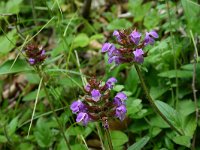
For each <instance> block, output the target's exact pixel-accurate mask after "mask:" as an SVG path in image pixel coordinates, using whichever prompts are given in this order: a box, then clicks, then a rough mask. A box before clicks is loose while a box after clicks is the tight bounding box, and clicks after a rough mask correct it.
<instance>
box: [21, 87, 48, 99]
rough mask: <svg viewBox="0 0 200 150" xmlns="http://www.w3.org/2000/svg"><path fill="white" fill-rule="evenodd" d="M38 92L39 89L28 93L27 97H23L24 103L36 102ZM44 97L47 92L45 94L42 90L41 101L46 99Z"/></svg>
mask: <svg viewBox="0 0 200 150" xmlns="http://www.w3.org/2000/svg"><path fill="white" fill-rule="evenodd" d="M37 92H38V89H36V90H34V91H32V92H30V93H28V94H27V95H26V96H24V97H23V101H33V100H35V98H36V95H37ZM44 97H45V92H44V89H42V90H40V93H39V99H41V98H44Z"/></svg>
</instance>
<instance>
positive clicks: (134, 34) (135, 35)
mask: <svg viewBox="0 0 200 150" xmlns="http://www.w3.org/2000/svg"><path fill="white" fill-rule="evenodd" d="M140 38H141V34H140V33H139V32H137V31H135V30H134V31H133V32H132V33H131V34H130V39H131V41H132V42H133V43H135V44H136V45H138V44H139V42H140Z"/></svg>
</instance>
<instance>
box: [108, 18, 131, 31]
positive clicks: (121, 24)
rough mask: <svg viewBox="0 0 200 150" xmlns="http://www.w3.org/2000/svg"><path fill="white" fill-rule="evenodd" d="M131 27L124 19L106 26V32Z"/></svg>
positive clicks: (116, 20)
mask: <svg viewBox="0 0 200 150" xmlns="http://www.w3.org/2000/svg"><path fill="white" fill-rule="evenodd" d="M131 26H132V23H131V22H129V21H128V20H126V19H115V20H113V21H112V22H111V23H110V24H109V25H108V27H107V28H108V30H120V29H127V28H130V27H131Z"/></svg>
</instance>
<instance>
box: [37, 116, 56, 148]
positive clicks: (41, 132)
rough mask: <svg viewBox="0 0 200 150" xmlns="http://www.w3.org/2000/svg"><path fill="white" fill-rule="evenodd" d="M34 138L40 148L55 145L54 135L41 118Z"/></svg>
mask: <svg viewBox="0 0 200 150" xmlns="http://www.w3.org/2000/svg"><path fill="white" fill-rule="evenodd" d="M35 129H36V130H35V132H34V136H35V138H36V141H37V143H38V145H39V146H40V147H50V146H51V145H52V143H53V137H54V136H53V133H52V131H51V129H50V127H49V125H48V123H46V122H45V121H44V119H42V118H40V119H38V121H37V124H36V128H35Z"/></svg>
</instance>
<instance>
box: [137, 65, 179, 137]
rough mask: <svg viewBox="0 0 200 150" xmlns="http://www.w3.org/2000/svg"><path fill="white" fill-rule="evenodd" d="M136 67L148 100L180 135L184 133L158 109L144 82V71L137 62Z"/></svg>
mask: <svg viewBox="0 0 200 150" xmlns="http://www.w3.org/2000/svg"><path fill="white" fill-rule="evenodd" d="M134 66H135V69H136V71H137V74H138V76H139V79H140V82H141V85H142V88H143V90H144V92H145V95H146V97H147V100H148V101H149V103H150V104H151V106H152V107H153V109H154V110H155V111H156V112H157V113H158V114H159V115H160V116H161V117H162V118H163V120H164V121H165V122H166V123H167V124H168V125H169V126H170V128H171V129H173V130H174V131H176V132H177V133H178V134H179V135H183V134H182V133H181V132H180V131H179V130H178V129H176V127H174V125H173V124H172V123H171V122H170V121H169V120H168V119H167V118H166V117H165V115H164V114H163V113H162V112H161V111H160V110H159V109H158V107H157V106H156V104H155V103H154V101H153V99H152V98H151V95H150V93H149V92H148V89H147V86H146V84H145V82H144V79H143V77H142V73H141V71H140V68H139V67H138V65H137V64H134Z"/></svg>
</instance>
